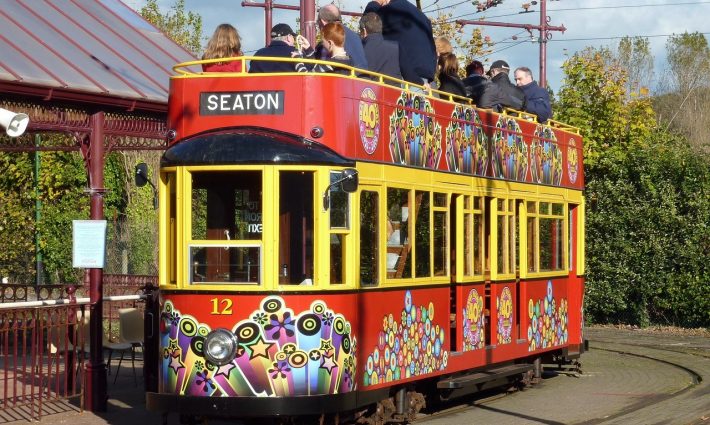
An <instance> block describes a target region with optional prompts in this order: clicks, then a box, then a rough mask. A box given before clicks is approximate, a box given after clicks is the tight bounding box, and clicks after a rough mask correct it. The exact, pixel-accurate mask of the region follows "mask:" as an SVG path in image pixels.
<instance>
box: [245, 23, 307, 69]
mask: <svg viewBox="0 0 710 425" xmlns="http://www.w3.org/2000/svg"><path fill="white" fill-rule="evenodd" d="M295 43H296V33H295V32H293V30H292V29H291V27H290V26H288V25H286V24H276V25H274V27H273V28H271V44H269V45H268V46H266V47H263V48H261V49H259V50H257V51H256V53H254V56H264V57H278V58H291V57H292V54H291V53H292V52H295V51H296V48H295V47H293V45H294V44H295ZM249 72H250V73H256V72H296V64H295V63H293V62H275V61H272V62H267V61H260V60H257V59H253V60H252V61H251V64H250V66H249Z"/></svg>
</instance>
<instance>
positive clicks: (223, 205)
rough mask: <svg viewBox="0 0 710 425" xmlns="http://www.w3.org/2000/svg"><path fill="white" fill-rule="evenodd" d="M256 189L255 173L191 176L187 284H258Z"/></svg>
mask: <svg viewBox="0 0 710 425" xmlns="http://www.w3.org/2000/svg"><path fill="white" fill-rule="evenodd" d="M261 191H262V180H261V172H259V171H238V172H235V171H229V172H226V171H224V172H193V173H192V197H191V205H190V206H191V217H190V218H191V221H190V227H191V229H192V231H191V239H192V242H191V243H190V246H189V263H188V269H189V276H190V283H191V284H200V283H204V284H210V283H212V284H215V283H216V284H219V283H249V284H258V283H260V281H261V269H262V267H261V248H260V245H258V244H255V243H254V242H253V241H259V240H260V239H261V233H262V220H261ZM212 241H220V244H219V245H217V244H214V242H212ZM227 241H229V242H227ZM245 241H252V242H251V243H245ZM225 242H227V243H226V244H225Z"/></svg>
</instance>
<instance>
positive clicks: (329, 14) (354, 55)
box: [316, 3, 367, 69]
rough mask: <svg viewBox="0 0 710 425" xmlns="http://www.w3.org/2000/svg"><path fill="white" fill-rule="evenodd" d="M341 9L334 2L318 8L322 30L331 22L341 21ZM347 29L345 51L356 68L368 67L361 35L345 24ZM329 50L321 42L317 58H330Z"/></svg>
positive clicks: (319, 25)
mask: <svg viewBox="0 0 710 425" xmlns="http://www.w3.org/2000/svg"><path fill="white" fill-rule="evenodd" d="M341 20H342V18H341V16H340V9H338V7H337V6H335V5H334V4H332V3H331V4H328V5H325V6H323V7H321V8H320V9H319V10H318V27H319V28H320V29H321V30H322V29H323V27H325V26H326V25H328V24H329V23H331V22H341ZM343 28H344V29H345V53H347V54H348V56H350V58H351V59H352V60H353V65H354V66H355V67H356V68H360V69H367V58H366V56H365V50H363V48H362V42H361V41H360V36H358V35H357V33H356V32H355V31H353V30H351V29H350V28H348V27H346V26H345V25H343ZM327 53H328V52H327V51H326V50H325V49H324V48H323V47H322V44H319V45H318V46H317V47H316V58H318V59H328V58H327Z"/></svg>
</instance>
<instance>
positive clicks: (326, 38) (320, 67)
mask: <svg viewBox="0 0 710 425" xmlns="http://www.w3.org/2000/svg"><path fill="white" fill-rule="evenodd" d="M322 36H323V42H322V43H323V47H325V49H326V50H328V56H329V58H328V59H327V62H331V64H316V65H312V64H305V63H302V62H299V63H297V64H296V71H298V72H333V73H336V74H346V75H347V74H350V69H347V68H342V67H339V66H338V65H339V64H340V65H348V66H353V60H352V59H351V58H350V56H348V54H347V53H346V52H345V28H344V27H343V24H341V23H340V22H331V23H330V24H328V25H326V26H324V27H323V31H322ZM298 37H299V38H298V41H299V43H300V44H301V49H302V50H301V51H299V52H296V53H295V54H294V56H296V57H303V56H305V57H307V58H309V59H310V58H313V56H314V50H313V48H311V45H310V43H309V42H308V40H307V39H306V38H305V37H302V36H298Z"/></svg>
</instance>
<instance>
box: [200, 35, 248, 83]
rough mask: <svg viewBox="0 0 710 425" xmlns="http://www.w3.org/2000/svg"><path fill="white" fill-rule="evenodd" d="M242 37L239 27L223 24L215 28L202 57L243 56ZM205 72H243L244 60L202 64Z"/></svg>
mask: <svg viewBox="0 0 710 425" xmlns="http://www.w3.org/2000/svg"><path fill="white" fill-rule="evenodd" d="M241 41H242V40H241V38H240V37H239V33H238V32H237V29H236V28H234V27H233V26H231V25H229V24H221V25H218V26H217V29H215V30H214V34H212V38H210V41H208V42H207V47H206V48H205V53H204V54H203V55H202V59H222V58H231V57H235V56H241V55H242V50H241V46H242V43H241ZM202 70H203V71H204V72H241V71H242V61H238V60H235V61H226V62H215V63H204V64H202Z"/></svg>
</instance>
